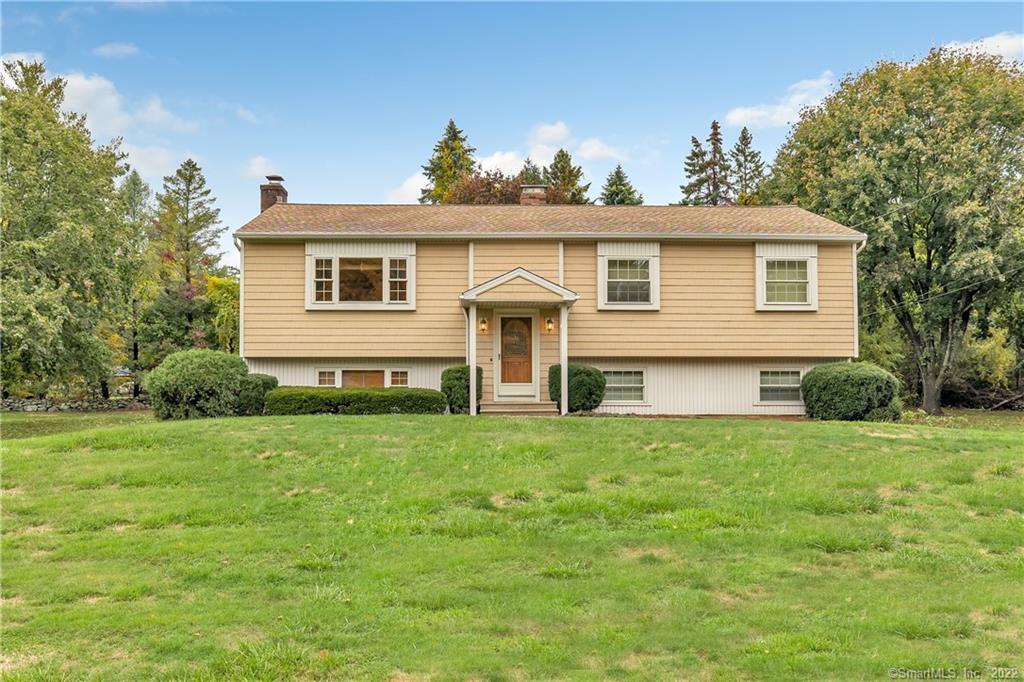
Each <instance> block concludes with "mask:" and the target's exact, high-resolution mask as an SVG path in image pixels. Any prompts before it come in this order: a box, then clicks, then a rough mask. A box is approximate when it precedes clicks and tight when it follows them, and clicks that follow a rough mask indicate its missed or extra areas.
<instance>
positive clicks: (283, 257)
mask: <svg viewBox="0 0 1024 682" xmlns="http://www.w3.org/2000/svg"><path fill="white" fill-rule="evenodd" d="M416 260H417V262H416V310H415V311H402V310H384V311H351V310H316V311H307V310H305V303H304V301H305V299H304V296H305V244H304V242H298V241H297V242H278V241H274V242H260V241H257V240H247V241H246V244H245V251H244V264H243V267H244V268H245V292H244V301H245V309H244V311H243V315H244V320H245V355H246V357H247V358H257V357H292V358H295V357H310V358H316V357H331V358H340V357H358V358H365V357H395V356H399V357H454V356H461V355H464V354H465V350H466V342H465V329H466V323H465V317H464V315H463V312H462V309H461V307H460V305H459V294H460V293H461V292H462V291H463V290H464V289H465V283H466V275H465V273H466V268H467V259H466V245H465V243H464V242H463V243H437V242H426V243H420V244H418V245H417V259H416Z"/></svg>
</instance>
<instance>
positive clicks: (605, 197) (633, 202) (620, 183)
mask: <svg viewBox="0 0 1024 682" xmlns="http://www.w3.org/2000/svg"><path fill="white" fill-rule="evenodd" d="M601 203H602V204H605V205H606V206H620V205H621V206H639V205H640V204H642V203H644V195H642V194H640V193H639V192H637V191H636V188H635V187H633V184H632V183H631V182H630V181H629V178H628V177H627V176H626V172H625V171H624V170H622V164H619V165H617V166H615V170H613V171H612V172H611V173H609V174H608V179H607V180H605V183H604V187H602V188H601Z"/></svg>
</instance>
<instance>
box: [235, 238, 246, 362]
mask: <svg viewBox="0 0 1024 682" xmlns="http://www.w3.org/2000/svg"><path fill="white" fill-rule="evenodd" d="M236 243H237V244H238V357H240V358H242V359H243V360H244V359H245V242H244V241H241V240H239V241H237V242H236Z"/></svg>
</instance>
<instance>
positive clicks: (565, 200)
mask: <svg viewBox="0 0 1024 682" xmlns="http://www.w3.org/2000/svg"><path fill="white" fill-rule="evenodd" d="M582 180H583V169H582V168H581V167H580V166H574V165H572V156H570V155H569V152H567V151H565V150H564V149H559V150H558V152H557V153H556V154H555V158H554V160H552V161H551V165H550V166H548V167H547V168H545V169H544V182H545V183H547V185H548V203H549V204H589V203H590V199H588V198H587V191H589V190H590V183H589V182H588V183H587V184H585V185H584V184H582Z"/></svg>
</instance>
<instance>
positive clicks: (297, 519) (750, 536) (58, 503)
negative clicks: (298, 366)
mask: <svg viewBox="0 0 1024 682" xmlns="http://www.w3.org/2000/svg"><path fill="white" fill-rule="evenodd" d="M49 418H50V417H48V416H47V417H34V418H33V419H49ZM5 420H6V417H5ZM28 421H32V420H31V419H30V420H28ZM4 449H5V453H4V462H3V531H4V532H3V539H2V542H3V560H4V561H3V614H2V615H3V623H2V632H0V634H2V641H3V646H2V656H3V658H2V664H3V666H4V670H5V677H6V678H8V679H14V680H17V679H40V678H42V679H47V678H54V677H62V676H66V677H73V678H78V677H85V676H96V677H101V678H104V679H107V678H110V679H137V678H155V677H158V678H167V677H171V678H187V679H221V678H232V679H281V678H302V679H337V678H345V679H349V678H364V679H406V680H408V679H421V678H426V677H428V676H434V677H438V678H441V679H465V678H476V679H533V678H551V677H558V678H581V677H582V678H590V679H607V678H623V679H631V678H640V679H662V678H666V677H674V678H687V679H692V678H702V679H705V678H706V679H722V680H726V679H728V680H733V679H750V680H753V679H765V678H774V679H794V678H807V677H813V678H818V679H869V678H870V679H877V678H879V677H886V676H887V674H888V670H889V668H892V667H903V668H939V667H942V668H946V667H955V668H962V667H973V668H976V669H978V670H982V671H984V670H985V669H986V668H985V667H986V666H1020V665H1021V664H1022V662H1024V590H1021V589H1020V585H1021V584H1022V581H1024V430H1014V429H1011V428H1005V429H980V428H979V429H975V428H958V429H951V428H934V427H927V426H905V425H882V424H825V423H812V422H793V421H770V420H739V419H737V420H730V419H702V420H696V419H691V420H642V419H627V418H621V419H561V420H559V419H534V420H523V419H515V418H484V417H482V418H475V419H469V418H465V417H403V416H394V417H343V418H337V417H330V416H315V417H278V418H247V419H232V420H210V421H199V422H191V423H153V424H138V423H134V422H133V423H131V424H130V425H129V426H127V427H124V428H103V429H92V430H85V431H80V432H73V433H64V434H56V435H50V436H45V437H31V438H23V439H20V440H11V441H7V442H6V443H5V448H4Z"/></svg>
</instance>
